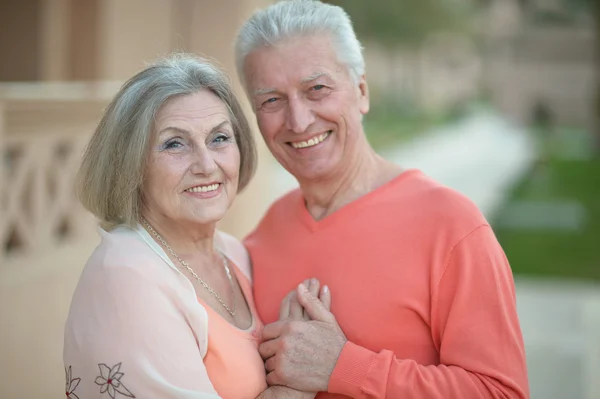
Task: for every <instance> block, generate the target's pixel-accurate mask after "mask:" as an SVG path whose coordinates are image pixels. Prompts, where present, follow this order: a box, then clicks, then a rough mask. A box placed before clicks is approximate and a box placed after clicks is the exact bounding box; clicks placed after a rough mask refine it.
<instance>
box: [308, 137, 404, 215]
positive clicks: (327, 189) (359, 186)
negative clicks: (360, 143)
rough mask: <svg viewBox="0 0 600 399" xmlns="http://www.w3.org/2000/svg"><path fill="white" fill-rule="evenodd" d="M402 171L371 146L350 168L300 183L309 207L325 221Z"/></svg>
mask: <svg viewBox="0 0 600 399" xmlns="http://www.w3.org/2000/svg"><path fill="white" fill-rule="evenodd" d="M401 172H402V168H400V167H399V166H398V165H395V164H392V163H391V162H389V161H386V160H385V159H383V158H382V157H381V156H379V155H377V153H375V151H374V150H372V149H371V148H370V147H368V150H365V151H363V152H362V153H361V154H360V156H357V157H356V158H354V161H353V162H352V165H351V167H350V168H346V169H345V170H341V171H339V172H338V173H337V174H335V175H332V176H330V177H328V178H326V179H322V180H319V181H303V182H300V188H301V189H302V194H303V195H304V199H305V201H306V208H307V209H308V211H309V213H310V214H311V215H312V217H313V218H314V219H315V220H321V219H323V218H325V217H326V216H328V215H330V214H332V213H333V212H335V211H337V210H338V209H340V208H342V207H343V206H345V205H347V204H349V203H350V202H352V201H354V200H356V199H358V198H360V197H362V196H363V195H365V194H367V193H369V192H371V191H373V190H375V189H376V188H377V187H380V186H381V185H383V184H385V183H387V182H388V181H390V180H392V179H393V178H395V177H396V176H398V175H399V174H400V173H401Z"/></svg>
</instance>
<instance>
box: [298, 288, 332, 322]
mask: <svg viewBox="0 0 600 399" xmlns="http://www.w3.org/2000/svg"><path fill="white" fill-rule="evenodd" d="M296 297H297V298H298V302H299V303H300V304H301V305H302V306H303V307H304V309H305V310H306V311H307V312H308V315H309V316H310V318H311V319H312V320H317V321H324V322H328V323H331V322H335V317H333V314H331V312H329V311H328V310H327V309H326V308H325V306H323V304H322V303H321V301H320V300H319V298H317V297H316V296H313V295H312V294H311V293H310V292H309V291H308V289H307V288H306V287H305V286H304V285H302V284H301V285H299V286H298V290H297V295H296Z"/></svg>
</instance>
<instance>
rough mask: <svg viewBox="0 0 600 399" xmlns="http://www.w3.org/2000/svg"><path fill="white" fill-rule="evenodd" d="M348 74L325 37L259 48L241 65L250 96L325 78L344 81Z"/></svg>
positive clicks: (293, 40) (296, 39) (299, 39)
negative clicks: (271, 89)
mask: <svg viewBox="0 0 600 399" xmlns="http://www.w3.org/2000/svg"><path fill="white" fill-rule="evenodd" d="M348 76H349V73H348V70H347V68H346V66H345V65H343V64H342V63H341V62H340V61H339V60H338V57H337V54H336V53H335V51H334V48H333V46H332V45H331V42H330V40H329V39H327V38H326V37H313V36H309V37H300V38H295V39H289V40H286V41H283V42H280V43H278V44H276V45H273V46H268V47H267V46H265V47H260V48H258V49H255V50H253V51H252V52H250V53H249V54H248V56H247V57H246V59H245V62H244V79H245V82H246V86H247V87H246V88H247V89H248V90H250V91H251V93H252V92H254V91H256V90H268V89H270V88H272V87H279V86H287V85H302V84H304V83H306V82H309V81H312V80H315V79H318V78H329V79H333V80H340V79H344V78H346V77H348Z"/></svg>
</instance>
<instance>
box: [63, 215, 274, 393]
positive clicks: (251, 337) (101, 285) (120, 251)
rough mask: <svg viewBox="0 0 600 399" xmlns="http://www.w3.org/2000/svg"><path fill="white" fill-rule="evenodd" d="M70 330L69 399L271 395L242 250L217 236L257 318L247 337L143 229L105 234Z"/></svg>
mask: <svg viewBox="0 0 600 399" xmlns="http://www.w3.org/2000/svg"><path fill="white" fill-rule="evenodd" d="M99 234H100V236H101V238H102V241H101V243H100V244H99V245H98V247H97V248H96V250H95V251H94V252H93V254H92V255H91V257H90V259H89V260H88V262H87V264H86V265H85V268H84V270H83V273H82V275H81V277H80V280H79V283H78V285H77V288H76V290H75V293H74V295H73V300H72V302H71V309H70V312H69V316H68V319H67V322H66V326H65V342H64V364H65V372H66V383H65V393H66V396H67V398H71V399H76V398H80V399H84V398H85V399H93V398H98V399H100V398H111V399H114V398H127V397H129V398H134V397H135V398H155V399H162V398H165V399H166V398H169V399H171V398H181V399H201V398H202V399H203V398H207V399H208V398H224V399H246V398H248V399H250V398H255V397H257V396H258V395H259V394H260V392H262V391H263V390H264V389H266V387H267V386H266V382H265V371H264V364H263V362H262V360H261V358H260V355H259V354H258V351H257V345H258V340H259V339H260V334H261V329H262V324H261V322H260V320H259V319H258V317H257V314H256V309H255V307H254V302H253V300H252V295H251V279H250V266H249V265H250V263H249V259H248V255H247V253H246V250H245V249H244V247H243V246H242V244H241V243H240V242H239V241H237V240H236V239H235V238H233V237H232V236H229V235H227V234H225V233H223V232H217V233H216V235H215V243H216V245H217V246H218V248H219V249H220V250H221V251H223V253H225V255H226V256H227V257H228V258H229V259H230V260H231V261H232V262H233V263H234V264H235V265H236V269H235V271H236V275H237V277H238V279H239V282H240V285H241V287H242V289H243V292H244V294H245V296H246V299H247V301H248V304H249V305H250V309H251V311H252V313H253V320H254V321H253V325H252V327H251V328H250V329H248V330H246V331H244V330H240V329H237V328H236V327H234V326H232V325H231V324H229V323H227V322H226V321H225V320H224V319H223V318H221V317H220V316H219V315H218V314H217V313H216V312H214V311H213V310H212V309H211V308H210V307H209V306H205V305H203V304H202V303H201V301H199V300H198V298H197V295H196V292H195V291H194V287H193V286H192V284H191V283H190V281H189V280H188V278H187V277H186V276H185V275H184V274H183V273H182V272H181V271H180V270H179V269H178V268H177V267H175V265H174V264H173V262H171V260H170V259H169V258H168V256H167V255H166V254H165V252H164V251H163V250H162V248H161V247H160V246H159V245H158V244H157V243H156V242H155V241H154V240H153V239H152V237H151V236H150V235H149V234H148V233H147V232H146V230H145V229H143V228H142V227H141V226H138V228H137V229H135V230H133V229H130V228H127V227H118V228H116V229H114V230H111V231H110V232H107V231H104V230H102V229H99Z"/></svg>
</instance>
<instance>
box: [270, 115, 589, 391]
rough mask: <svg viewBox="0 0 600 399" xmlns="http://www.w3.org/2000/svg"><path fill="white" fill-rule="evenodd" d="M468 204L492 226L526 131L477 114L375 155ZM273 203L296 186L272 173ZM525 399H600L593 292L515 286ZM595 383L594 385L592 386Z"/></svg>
mask: <svg viewBox="0 0 600 399" xmlns="http://www.w3.org/2000/svg"><path fill="white" fill-rule="evenodd" d="M383 155H384V156H385V157H386V158H388V159H390V160H393V161H395V162H397V163H398V164H400V165H403V166H404V167H407V168H419V169H421V170H422V171H423V172H425V173H426V174H428V175H429V176H431V177H433V178H434V179H436V180H438V181H439V182H441V183H443V184H445V185H447V186H449V187H452V188H454V189H456V190H458V191H460V192H462V193H463V194H465V195H467V196H468V197H469V198H471V199H472V200H473V201H474V202H475V203H476V204H477V205H478V206H479V207H480V209H481V210H482V212H483V213H484V214H485V215H486V217H487V218H488V219H492V218H493V217H494V215H495V212H497V210H498V207H499V205H500V204H501V203H502V201H503V200H504V196H505V195H506V193H507V191H508V189H509V188H510V187H511V186H512V185H513V184H514V183H515V182H516V181H518V179H519V178H521V176H522V175H523V173H524V172H525V171H526V170H527V168H528V167H529V166H530V165H531V162H533V159H534V155H535V144H534V143H533V142H532V140H531V139H530V138H529V137H528V136H527V134H526V132H525V131H523V130H522V129H520V128H519V127H517V126H514V125H511V124H510V123H508V122H506V121H505V120H503V119H502V118H500V117H498V116H497V115H495V114H492V113H485V112H482V113H478V114H475V115H473V116H471V117H469V118H467V119H465V120H463V121H460V122H458V123H455V124H453V125H450V126H446V127H444V128H440V129H436V130H434V131H432V132H428V133H427V134H424V135H423V136H421V137H418V138H417V139H415V140H414V141H412V142H411V143H408V144H406V145H403V146H401V147H400V148H397V149H392V150H390V151H387V152H386V153H384V154H383ZM276 182H277V184H276V185H275V186H274V189H273V192H272V195H273V198H275V197H277V196H279V195H280V194H282V193H284V192H285V191H287V190H289V189H290V188H293V187H296V186H297V184H296V182H295V180H294V179H293V178H292V177H291V176H290V175H289V174H288V173H287V172H286V171H285V170H283V169H282V168H279V169H278V174H277V179H276ZM516 285H517V301H518V312H519V317H520V319H521V325H522V329H523V335H524V338H525V344H526V350H527V361H528V368H529V377H530V385H531V398H532V399H600V287H599V286H594V285H586V284H576V283H565V282H563V281H554V282H553V281H536V280H527V279H517V282H516ZM595 378H597V379H598V382H597V381H596V379H595Z"/></svg>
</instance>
